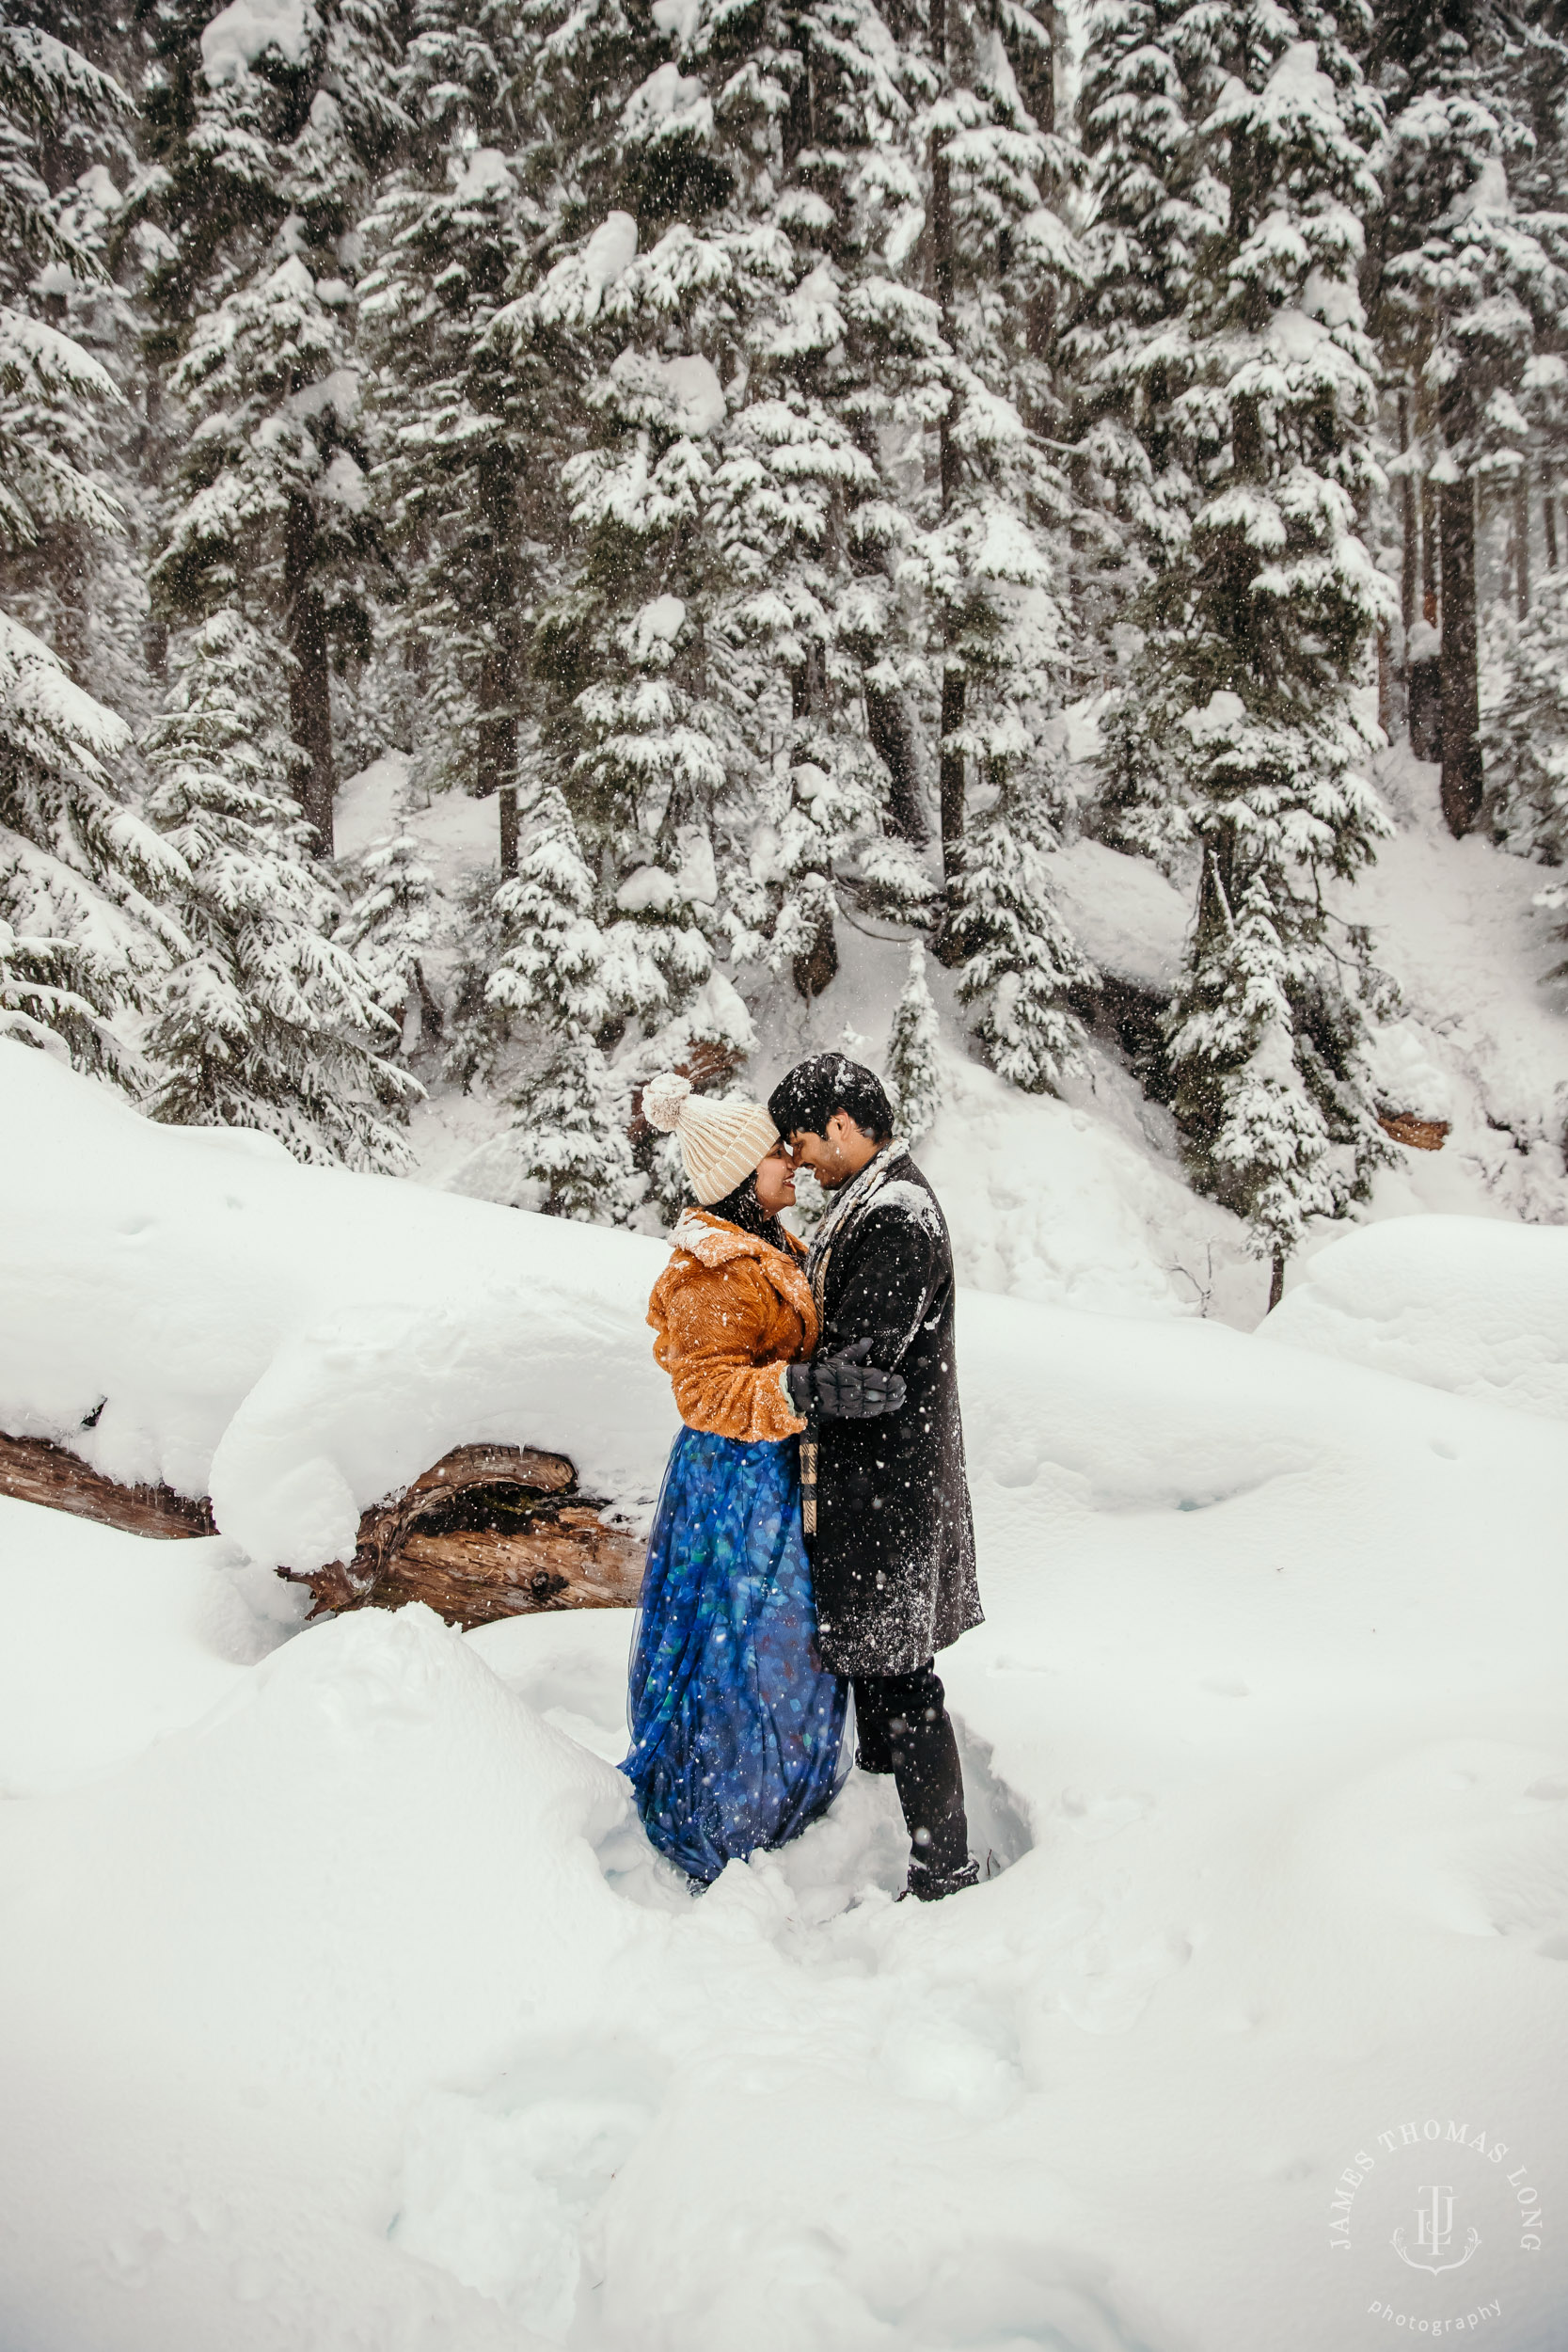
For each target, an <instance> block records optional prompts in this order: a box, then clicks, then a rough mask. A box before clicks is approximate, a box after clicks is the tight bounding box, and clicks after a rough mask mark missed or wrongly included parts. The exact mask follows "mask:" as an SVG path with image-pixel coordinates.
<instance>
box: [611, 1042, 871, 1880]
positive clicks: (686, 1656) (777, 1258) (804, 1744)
mask: <svg viewBox="0 0 1568 2352" xmlns="http://www.w3.org/2000/svg"><path fill="white" fill-rule="evenodd" d="M642 1108H643V1114H644V1116H645V1117H646V1118H647V1120H649V1122H650V1124H652V1125H653V1126H655V1127H660V1128H663V1129H664V1130H665V1131H666V1132H667V1133H668V1132H673V1133H674V1134H676V1135H677V1136H679V1139H680V1146H681V1156H682V1159H683V1162H684V1164H685V1168H686V1172H687V1176H688V1178H689V1181H690V1184H691V1187H692V1190H693V1192H694V1193H695V1194H696V1197H697V1200H698V1202H699V1203H700V1204H701V1205H699V1206H698V1207H696V1208H691V1209H688V1210H687V1212H686V1214H685V1215H684V1216H682V1218H681V1219H680V1222H679V1223H678V1224H677V1226H676V1227H675V1230H674V1232H673V1236H672V1243H671V1248H672V1255H671V1259H670V1263H669V1265H668V1266H667V1267H666V1269H665V1271H664V1272H663V1273H662V1274H661V1275H660V1276H659V1278H658V1280H657V1282H656V1283H655V1285H654V1290H653V1295H652V1297H651V1298H650V1300H649V1302H648V1321H649V1323H650V1324H651V1325H652V1326H653V1328H654V1331H655V1333H656V1335H657V1336H656V1338H655V1341H654V1354H655V1356H656V1357H657V1360H658V1362H659V1363H660V1364H661V1365H662V1366H663V1368H664V1370H665V1371H666V1372H667V1373H668V1374H669V1375H670V1378H671V1381H672V1382H673V1387H674V1391H675V1402H676V1405H677V1406H679V1408H680V1414H681V1419H682V1421H683V1422H684V1423H685V1426H684V1428H683V1429H682V1430H681V1433H680V1435H679V1436H678V1437H677V1438H676V1439H675V1442H674V1445H673V1448H672V1450H671V1454H670V1463H669V1468H668V1469H667V1470H666V1472H665V1477H664V1486H663V1491H662V1492H661V1494H660V1496H659V1502H658V1509H657V1514H656V1516H655V1519H654V1528H653V1534H652V1536H651V1538H650V1540H649V1544H648V1565H647V1569H646V1573H645V1575H644V1579H643V1585H642V1600H641V1617H640V1619H639V1622H638V1628H637V1633H636V1637H635V1640H634V1643H633V1648H632V1661H631V1677H630V1695H629V1708H628V1711H629V1715H630V1719H631V1735H632V1744H631V1753H630V1755H629V1756H627V1758H626V1763H625V1764H624V1765H623V1767H622V1770H623V1771H624V1772H626V1775H627V1777H628V1778H629V1779H630V1781H631V1784H632V1787H633V1788H634V1790H635V1791H636V1796H637V1805H638V1811H639V1813H640V1814H641V1819H642V1823H643V1826H644V1828H645V1829H646V1831H647V1833H648V1836H649V1837H650V1838H651V1839H652V1841H653V1843H654V1844H655V1845H656V1846H657V1847H658V1849H659V1851H661V1852H662V1853H665V1854H667V1855H668V1856H669V1858H670V1859H671V1860H672V1861H673V1862H675V1863H678V1864H679V1865H680V1867H681V1868H682V1869H684V1870H686V1871H687V1872H688V1873H689V1876H690V1877H691V1878H692V1879H693V1880H694V1881H696V1882H698V1883H702V1884H705V1883H708V1882H709V1881H711V1880H713V1879H715V1878H717V1877H718V1875H719V1873H720V1871H721V1869H722V1868H723V1867H724V1865H725V1864H726V1863H727V1862H729V1861H731V1860H732V1859H733V1858H734V1857H736V1855H745V1854H749V1853H751V1852H752V1851H754V1849H755V1848H757V1847H759V1846H781V1845H784V1843H785V1842H786V1841H787V1840H788V1839H789V1838H791V1837H795V1836H799V1834H800V1831H801V1830H802V1829H804V1828H805V1827H806V1826H807V1824H808V1823H809V1822H811V1821H813V1820H816V1816H817V1815H818V1814H819V1813H820V1812H821V1811H822V1810H823V1808H824V1806H825V1805H827V1804H828V1803H829V1802H830V1800H831V1799H832V1796H833V1794H834V1792H835V1790H836V1789H837V1788H839V1786H840V1785H841V1783H842V1780H843V1778H844V1774H845V1772H847V1763H846V1764H845V1765H844V1766H843V1767H842V1768H841V1766H840V1761H839V1749H840V1744H841V1740H842V1737H843V1731H844V1716H845V1706H846V1700H847V1686H846V1684H845V1682H844V1681H843V1680H842V1678H841V1677H839V1676H837V1675H835V1674H832V1673H830V1672H829V1671H828V1670H827V1669H826V1668H825V1667H824V1665H823V1664H822V1661H821V1659H820V1657H819V1655H818V1652H817V1647H816V1609H815V1606H814V1603H813V1598H812V1586H811V1570H810V1567H809V1566H808V1565H807V1561H806V1554H805V1549H804V1545H803V1543H802V1541H801V1534H800V1447H799V1444H798V1442H797V1440H798V1438H799V1437H800V1431H801V1430H802V1429H803V1428H804V1427H805V1426H806V1415H805V1413H804V1412H803V1411H802V1410H801V1409H800V1406H798V1404H797V1401H796V1397H795V1395H794V1394H793V1393H792V1391H791V1387H790V1381H789V1374H790V1367H791V1366H792V1365H795V1366H797V1367H798V1368H799V1369H798V1370H797V1374H796V1381H797V1386H799V1385H800V1369H804V1359H808V1358H809V1357H810V1356H811V1355H812V1352H813V1350H814V1349H815V1347H816V1336H817V1311H816V1304H815V1303H814V1301H813V1298H812V1294H811V1289H810V1285H809V1284H808V1283H807V1281H806V1279H805V1275H804V1273H803V1272H802V1270H801V1261H802V1258H803V1256H804V1252H803V1251H802V1249H801V1248H800V1243H799V1242H797V1241H796V1240H795V1239H794V1237H793V1235H791V1234H789V1233H787V1232H785V1231H784V1227H783V1226H782V1225H781V1224H780V1223H779V1221H778V1216H779V1211H780V1210H781V1209H783V1208H785V1207H787V1206H788V1205H789V1203H790V1202H791V1201H793V1200H794V1198H795V1187H794V1179H793V1176H792V1173H791V1170H790V1168H789V1164H788V1162H787V1160H786V1159H785V1158H784V1154H783V1152H781V1150H780V1148H779V1137H778V1132H777V1130H776V1128H775V1127H774V1125H773V1123H772V1121H771V1120H770V1119H769V1118H768V1114H767V1112H766V1111H765V1110H764V1109H763V1108H762V1106H761V1105H760V1104H755V1103H719V1102H711V1101H706V1100H705V1099H704V1098H703V1097H701V1096H697V1095H693V1094H692V1093H691V1090H690V1086H689V1081H688V1080H687V1079H685V1078H683V1077H679V1076H677V1075H674V1074H673V1073H666V1074H664V1075H662V1076H660V1077H657V1078H655V1079H653V1080H651V1081H650V1083H649V1085H648V1086H647V1087H646V1088H645V1089H644V1090H643V1096H642ZM808 1377H809V1375H808ZM818 1378H819V1381H821V1380H824V1379H825V1380H826V1382H827V1385H828V1386H829V1387H830V1388H832V1387H833V1385H834V1381H835V1378H836V1380H837V1382H838V1384H839V1385H840V1386H841V1387H842V1389H843V1391H844V1393H845V1394H847V1395H853V1396H857V1397H859V1398H860V1399H861V1404H860V1407H859V1408H860V1409H864V1394H863V1392H864V1391H865V1390H866V1389H867V1388H869V1391H870V1392H871V1395H872V1397H873V1400H874V1401H875V1399H876V1398H877V1397H878V1396H879V1394H885V1387H884V1389H883V1390H881V1391H879V1389H878V1383H879V1381H880V1375H877V1374H874V1373H873V1371H872V1369H871V1368H870V1367H869V1366H859V1365H847V1366H842V1367H836V1368H833V1370H831V1371H827V1372H824V1373H823V1374H820V1375H818ZM835 1392H836V1391H835Z"/></svg>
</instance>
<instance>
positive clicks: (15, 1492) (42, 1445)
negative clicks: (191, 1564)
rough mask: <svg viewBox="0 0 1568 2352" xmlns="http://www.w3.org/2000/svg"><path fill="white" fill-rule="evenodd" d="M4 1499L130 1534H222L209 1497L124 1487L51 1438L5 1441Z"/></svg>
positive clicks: (0, 1456)
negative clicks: (38, 1506) (219, 1531)
mask: <svg viewBox="0 0 1568 2352" xmlns="http://www.w3.org/2000/svg"><path fill="white" fill-rule="evenodd" d="M0 1495H12V1496H14V1497H15V1499H16V1501H17V1502H40V1503H42V1504H43V1506H44V1507H45V1509H46V1510H50V1511H69V1512H70V1513H71V1516H72V1517H73V1518H79V1519H96V1520H97V1521H98V1523H99V1525H100V1526H101V1527H118V1528H119V1529H121V1530H122V1531H123V1533H124V1534H127V1535H153V1536H165V1537H169V1536H172V1537H176V1538H178V1537H180V1536H182V1535H212V1534H216V1532H217V1531H216V1529H215V1528H214V1524H213V1506H212V1504H211V1503H210V1502H208V1501H207V1498H206V1497H205V1495H202V1496H200V1497H198V1498H196V1499H194V1500H193V1499H192V1497H191V1496H189V1495H177V1494H176V1493H175V1491H174V1489H173V1487H172V1486H120V1485H119V1482H118V1481H117V1480H115V1479H113V1478H105V1477H104V1476H103V1473H102V1471H100V1470H88V1468H87V1464H86V1462H80V1461H78V1460H77V1458H76V1456H75V1454H68V1453H67V1452H66V1450H65V1448H64V1446H63V1445H52V1444H51V1443H50V1441H49V1439H48V1438H7V1437H3V1436H0Z"/></svg>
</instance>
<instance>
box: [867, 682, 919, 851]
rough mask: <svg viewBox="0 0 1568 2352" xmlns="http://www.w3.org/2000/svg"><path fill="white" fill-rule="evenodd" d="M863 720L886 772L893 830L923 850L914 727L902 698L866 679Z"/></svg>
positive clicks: (873, 747) (889, 810) (889, 812)
mask: <svg viewBox="0 0 1568 2352" xmlns="http://www.w3.org/2000/svg"><path fill="white" fill-rule="evenodd" d="M865 723H866V729H867V732H868V733H869V735H870V737H871V748H872V750H873V751H874V752H875V753H876V755H877V756H878V758H879V760H880V761H881V763H882V765H883V767H884V768H885V769H886V770H887V772H888V815H889V816H890V818H892V820H893V829H894V831H895V833H897V834H902V836H903V838H904V839H905V840H906V841H912V842H913V843H914V845H915V847H916V848H917V849H923V848H924V847H925V845H926V841H927V829H926V816H925V812H924V810H923V809H922V808H921V805H920V776H919V771H918V769H917V767H916V765H915V747H914V728H913V726H912V725H911V721H910V714H909V710H908V708H907V707H906V706H905V702H904V698H903V696H902V695H901V694H899V693H896V692H889V691H884V690H883V689H882V688H881V687H879V686H873V685H872V684H871V683H870V682H869V680H868V681H867V683H866V688H865Z"/></svg>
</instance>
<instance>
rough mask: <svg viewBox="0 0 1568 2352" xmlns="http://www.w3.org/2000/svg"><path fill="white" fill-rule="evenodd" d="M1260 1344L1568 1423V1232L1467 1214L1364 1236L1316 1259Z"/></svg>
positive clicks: (1413, 1220) (1394, 1224) (1396, 1223)
mask: <svg viewBox="0 0 1568 2352" xmlns="http://www.w3.org/2000/svg"><path fill="white" fill-rule="evenodd" d="M1259 1337H1260V1338H1264V1339H1272V1340H1283V1341H1286V1342H1288V1343H1289V1344H1290V1345H1291V1346H1292V1347H1307V1348H1311V1349H1313V1350H1314V1351H1315V1352H1316V1353H1317V1354H1319V1355H1321V1356H1334V1357H1338V1359H1339V1360H1340V1361H1341V1362H1342V1363H1352V1364H1365V1365H1367V1366H1369V1367H1370V1369H1371V1370H1372V1371H1374V1372H1391V1373H1397V1374H1398V1375H1400V1377H1401V1378H1402V1379H1405V1380H1419V1381H1421V1382H1423V1383H1424V1384H1425V1385H1426V1386H1427V1387H1429V1388H1433V1389H1448V1390H1449V1391H1451V1392H1452V1393H1453V1394H1454V1395H1456V1396H1469V1397H1477V1398H1480V1399H1481V1400H1483V1401H1485V1402H1488V1403H1491V1404H1497V1405H1510V1406H1514V1407H1515V1408H1516V1409H1517V1410H1519V1411H1521V1412H1527V1413H1548V1414H1555V1415H1560V1416H1563V1417H1568V1231H1564V1229H1563V1228H1562V1227H1561V1226H1556V1225H1507V1224H1503V1223H1501V1222H1494V1221H1493V1220H1492V1219H1491V1218H1488V1217H1473V1216H1413V1217H1400V1218H1396V1219H1393V1220H1391V1221H1389V1222H1388V1223H1386V1224H1382V1225H1369V1226H1365V1227H1363V1228H1362V1229H1361V1230H1360V1231H1359V1232H1354V1233H1352V1234H1349V1235H1348V1236H1347V1237H1346V1239H1345V1240H1343V1241H1339V1242H1335V1243H1333V1244H1332V1245H1331V1246H1330V1247H1329V1248H1326V1249H1323V1250H1321V1251H1320V1252H1319V1254H1318V1255H1317V1256H1316V1257H1315V1258H1314V1259H1313V1260H1312V1261H1311V1263H1310V1265H1309V1266H1308V1269H1307V1274H1306V1277H1305V1279H1303V1280H1302V1281H1301V1282H1300V1283H1299V1284H1298V1285H1297V1287H1296V1288H1295V1289H1294V1290H1292V1291H1291V1294H1290V1295H1289V1297H1287V1298H1286V1299H1284V1300H1283V1301H1282V1303H1281V1304H1280V1305H1279V1306H1278V1307H1276V1308H1275V1311H1274V1313H1273V1314H1272V1315H1270V1317H1269V1318H1268V1321H1267V1322H1266V1323H1265V1324H1263V1325H1262V1326H1261V1328H1260V1331H1259Z"/></svg>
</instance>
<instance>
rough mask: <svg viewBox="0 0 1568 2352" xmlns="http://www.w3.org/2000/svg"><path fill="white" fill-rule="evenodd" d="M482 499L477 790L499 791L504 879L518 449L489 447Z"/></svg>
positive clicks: (516, 671)
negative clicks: (483, 631)
mask: <svg viewBox="0 0 1568 2352" xmlns="http://www.w3.org/2000/svg"><path fill="white" fill-rule="evenodd" d="M477 504H478V507H479V514H480V520H481V524H482V526H483V532H484V548H483V559H482V562H481V566H480V605H481V611H480V614H479V619H480V622H481V625H482V626H483V627H484V628H485V629H486V632H487V639H488V642H487V644H486V645H485V649H484V653H483V658H482V659H481V661H480V665H479V744H478V755H477V772H476V774H475V777H474V791H475V794H476V796H477V797H478V798H479V799H480V800H482V801H487V800H488V799H489V798H490V796H491V794H492V793H495V794H496V795H497V796H498V799H499V820H500V841H499V856H500V870H501V876H502V879H503V880H504V879H505V877H506V876H507V875H509V874H515V872H516V871H517V689H518V685H519V682H520V680H521V677H522V666H523V664H522V647H521V645H520V644H519V643H518V639H517V628H516V619H515V615H516V611H517V604H518V581H517V559H516V548H515V539H516V531H517V480H516V468H515V461H514V458H513V454H512V452H511V451H510V450H509V449H506V448H504V447H498V448H496V449H493V450H491V451H489V452H488V453H486V455H485V457H484V459H483V462H482V464H481V466H480V469H479V482H478V496H477Z"/></svg>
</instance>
